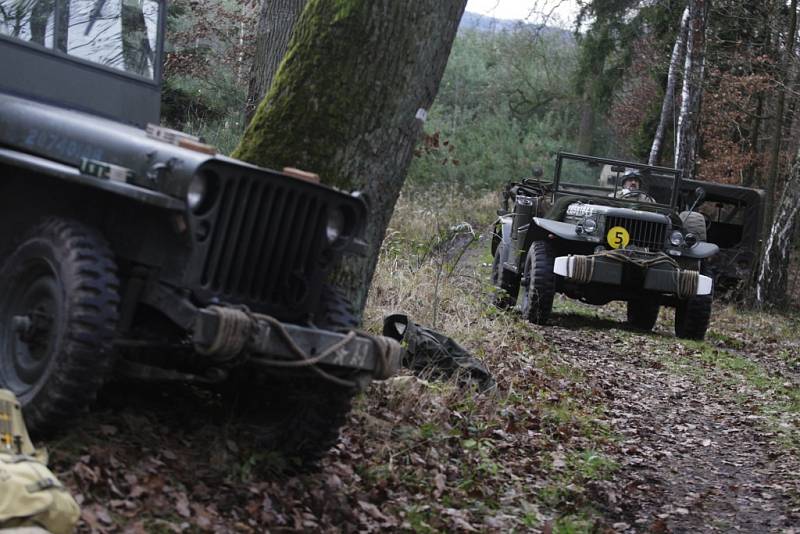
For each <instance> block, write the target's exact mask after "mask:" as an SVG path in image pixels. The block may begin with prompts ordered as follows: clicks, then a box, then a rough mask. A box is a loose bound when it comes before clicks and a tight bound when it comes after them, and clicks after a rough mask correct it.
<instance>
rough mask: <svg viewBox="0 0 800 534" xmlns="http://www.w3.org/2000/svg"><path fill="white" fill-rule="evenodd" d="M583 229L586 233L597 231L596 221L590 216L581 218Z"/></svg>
mask: <svg viewBox="0 0 800 534" xmlns="http://www.w3.org/2000/svg"><path fill="white" fill-rule="evenodd" d="M583 231H584V232H585V233H587V234H593V233H595V232H596V231H597V221H596V220H594V219H592V218H591V217H586V218H585V219H584V220H583Z"/></svg>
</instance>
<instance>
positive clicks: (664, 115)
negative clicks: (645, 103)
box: [647, 6, 689, 165]
mask: <svg viewBox="0 0 800 534" xmlns="http://www.w3.org/2000/svg"><path fill="white" fill-rule="evenodd" d="M688 33H689V7H688V6H687V7H686V8H685V9H684V10H683V16H682V17H681V24H680V26H679V27H678V35H677V37H675V46H673V47H672V57H671V58H670V60H669V72H668V73H667V87H666V89H665V90H664V101H663V102H662V103H661V117H660V119H659V121H658V128H656V135H655V136H654V137H653V146H652V147H651V148H650V158H649V159H648V161H647V163H648V164H649V165H658V162H659V160H660V159H661V149H662V148H663V147H664V132H665V131H666V129H667V124H669V122H670V115H672V112H673V110H674V109H675V85H676V83H677V78H678V69H679V68H680V64H681V58H683V55H684V49H685V47H686V35H687V34H688Z"/></svg>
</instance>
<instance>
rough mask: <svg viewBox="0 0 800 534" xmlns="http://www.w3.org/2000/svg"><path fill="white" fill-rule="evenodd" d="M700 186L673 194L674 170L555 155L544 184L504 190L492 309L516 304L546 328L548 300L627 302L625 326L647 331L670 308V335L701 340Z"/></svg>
mask: <svg viewBox="0 0 800 534" xmlns="http://www.w3.org/2000/svg"><path fill="white" fill-rule="evenodd" d="M705 194H706V193H705V190H704V189H703V188H702V187H698V188H696V189H695V190H694V191H692V192H691V193H690V194H686V191H685V190H684V189H682V183H681V173H680V171H679V170H677V169H672V168H667V167H656V166H651V165H642V164H639V163H633V162H626V161H620V160H614V159H608V158H599V157H593V156H586V155H580V154H570V153H565V152H561V153H559V154H558V155H557V157H556V161H555V173H554V177H553V180H552V181H543V180H542V179H541V173H539V176H537V177H534V178H528V179H525V180H522V181H521V182H519V183H511V184H509V185H508V186H507V187H506V189H505V191H504V195H503V206H502V209H500V210H498V216H499V217H498V219H497V221H496V226H495V233H494V239H493V240H492V254H493V258H494V261H493V264H492V275H491V276H492V283H493V284H494V285H495V286H496V287H497V288H498V293H497V296H496V303H497V305H498V306H500V307H503V308H510V307H513V306H514V305H516V304H517V301H518V300H519V308H520V309H521V311H522V313H523V315H524V316H525V318H526V319H528V320H529V321H530V322H532V323H536V324H546V323H547V321H548V319H549V318H550V314H551V310H552V307H553V297H554V295H555V294H556V293H562V294H564V295H566V296H568V297H570V298H574V299H578V300H581V301H583V302H586V303H589V304H597V305H602V304H606V303H608V302H611V301H614V300H621V301H625V302H627V319H628V323H629V324H630V325H631V326H633V327H635V328H639V329H643V330H650V329H652V328H653V326H654V325H655V322H656V320H657V318H658V313H659V309H660V308H661V306H671V307H674V308H675V333H676V335H678V336H679V337H683V338H690V339H702V338H703V337H704V336H705V333H706V329H707V328H708V324H709V319H710V316H711V301H712V295H713V290H714V282H713V279H712V277H711V276H709V274H708V273H707V270H706V264H707V263H708V261H709V259H710V258H712V257H713V256H714V255H715V254H717V252H718V251H719V247H718V246H717V245H716V244H713V243H709V242H707V228H706V219H705V217H704V216H703V215H702V214H701V213H698V212H697V211H695V210H696V208H697V206H698V205H700V203H701V202H702V201H703V199H704V197H705Z"/></svg>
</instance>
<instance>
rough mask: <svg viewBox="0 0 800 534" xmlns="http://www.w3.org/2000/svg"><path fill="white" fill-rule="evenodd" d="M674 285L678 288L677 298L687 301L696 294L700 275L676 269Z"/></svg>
mask: <svg viewBox="0 0 800 534" xmlns="http://www.w3.org/2000/svg"><path fill="white" fill-rule="evenodd" d="M675 276H676V280H675V284H676V285H677V287H678V298H680V299H688V298H689V297H693V296H695V295H696V294H697V286H698V284H699V283H700V273H698V272H697V271H688V270H682V269H678V270H677V271H675Z"/></svg>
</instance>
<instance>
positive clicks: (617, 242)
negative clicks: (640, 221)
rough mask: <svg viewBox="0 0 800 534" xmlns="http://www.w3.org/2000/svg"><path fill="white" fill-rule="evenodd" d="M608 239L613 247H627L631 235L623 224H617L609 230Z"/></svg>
mask: <svg viewBox="0 0 800 534" xmlns="http://www.w3.org/2000/svg"><path fill="white" fill-rule="evenodd" d="M606 239H607V240H608V244H609V245H611V248H625V247H627V246H628V243H630V242H631V235H630V234H629V233H628V231H627V230H626V229H625V228H623V227H622V226H615V227H614V228H612V229H611V230H609V231H608V234H606Z"/></svg>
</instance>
